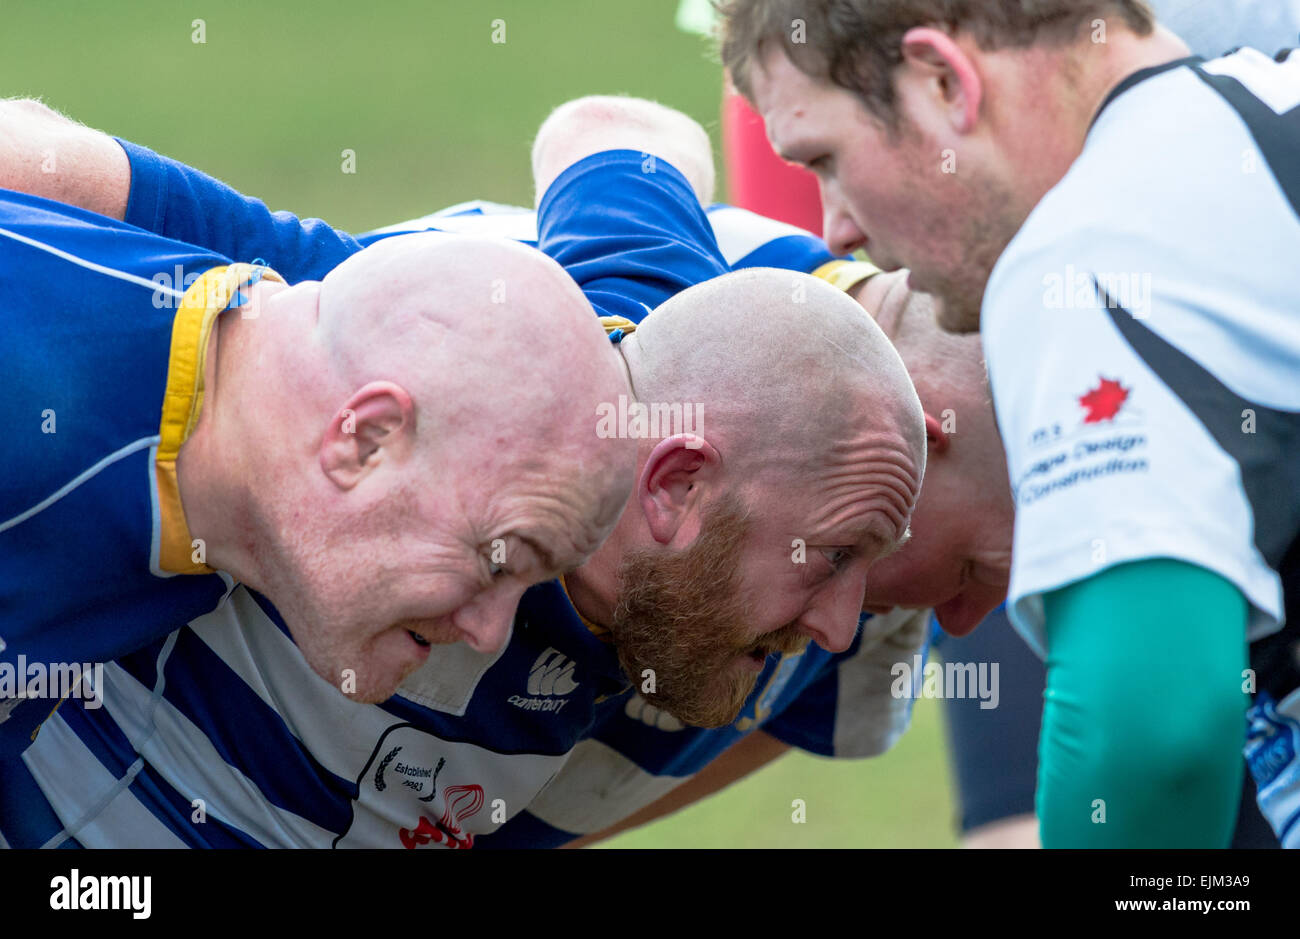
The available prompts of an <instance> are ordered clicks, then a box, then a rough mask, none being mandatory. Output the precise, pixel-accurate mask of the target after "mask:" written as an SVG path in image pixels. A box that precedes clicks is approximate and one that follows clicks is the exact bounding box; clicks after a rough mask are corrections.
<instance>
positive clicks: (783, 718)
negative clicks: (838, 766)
mask: <svg viewBox="0 0 1300 939" xmlns="http://www.w3.org/2000/svg"><path fill="white" fill-rule="evenodd" d="M838 701H839V673H838V672H837V670H836V669H835V668H834V666H833V664H832V665H831V666H830V667H828V668H827V669H826V670H825V672H824V673H823V674H822V675H821V676H820V677H818V679H817V680H816V681H814V682H813V683H812V684H811V685H809V686H808V687H807V688H805V689H804V690H803V692H802V693H801V694H800V695H799V697H798V698H796V699H795V700H794V701H792V702H791V703H790V706H789V707H787V708H786V709H785V710H784V711H782V712H781V713H780V714H776V715H774V716H773V717H771V718H769V719H768V720H767V722H766V723H764V724H763V726H762V728H761V729H762V731H763V732H764V733H767V734H770V735H771V736H773V737H775V738H776V739H777V740H780V741H781V742H782V743H784V744H787V745H788V746H791V747H798V748H799V749H800V750H803V751H805V752H807V753H815V754H817V755H818V756H834V755H835V711H836V705H837V703H838Z"/></svg>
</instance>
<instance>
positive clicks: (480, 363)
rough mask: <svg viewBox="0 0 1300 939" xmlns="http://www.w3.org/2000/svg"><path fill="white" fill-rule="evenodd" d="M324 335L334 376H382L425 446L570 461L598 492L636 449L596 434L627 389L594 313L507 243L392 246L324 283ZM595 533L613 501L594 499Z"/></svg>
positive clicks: (417, 237)
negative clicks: (485, 448)
mask: <svg viewBox="0 0 1300 939" xmlns="http://www.w3.org/2000/svg"><path fill="white" fill-rule="evenodd" d="M319 329H320V333H321V338H322V342H323V345H324V347H325V351H326V352H327V354H328V355H329V357H330V360H331V362H332V364H333V365H334V368H335V371H336V375H337V378H338V380H339V381H340V382H341V383H343V384H344V385H352V386H356V385H358V384H360V383H363V382H367V381H374V380H377V379H385V380H389V381H393V382H396V383H398V384H400V385H402V386H403V387H404V388H406V389H407V390H409V391H410V392H411V393H412V395H413V396H414V398H415V400H416V404H417V413H418V415H419V420H418V421H417V425H416V428H415V430H416V440H417V442H418V445H419V446H421V447H426V446H439V447H441V446H445V445H446V444H447V443H448V441H449V440H450V439H455V438H466V439H469V438H482V437H484V436H487V435H494V439H496V440H497V441H498V444H499V445H498V446H497V447H495V448H494V450H495V452H494V459H495V460H497V461H501V462H508V463H514V464H518V465H521V466H528V467H536V466H538V465H539V464H540V463H541V462H542V461H543V460H544V459H546V458H547V457H548V455H550V454H556V455H558V456H559V457H560V458H563V459H565V460H566V461H570V462H572V463H574V465H575V466H576V467H577V468H578V469H579V472H580V476H579V478H575V479H574V480H573V481H572V482H573V483H574V484H575V485H578V486H581V487H583V488H584V489H587V490H588V491H589V492H591V493H592V494H593V495H598V494H599V492H600V490H601V489H602V488H603V487H607V486H608V485H609V484H610V482H611V481H613V482H616V483H617V482H620V481H625V480H626V477H627V473H628V463H629V458H628V452H627V449H626V448H625V447H609V446H605V445H604V443H605V441H602V440H598V439H597V438H596V437H595V435H594V433H593V431H592V417H591V416H592V415H593V414H594V413H595V410H596V407H597V406H598V405H599V404H600V403H601V402H604V401H610V400H615V399H616V398H617V396H618V395H619V394H626V393H627V380H626V376H625V373H624V371H623V369H622V368H621V367H620V365H619V363H618V359H617V356H616V355H615V354H614V352H613V350H612V349H611V347H610V345H609V342H608V340H607V339H606V338H605V334H604V330H602V329H601V328H600V325H599V322H598V320H597V318H596V315H595V313H594V311H593V310H592V307H591V304H590V303H589V302H588V301H587V299H586V297H585V296H583V294H582V291H581V290H580V289H579V288H578V286H577V284H575V283H574V281H573V280H572V278H570V277H569V276H568V275H567V274H566V273H565V272H564V270H563V268H561V267H560V266H559V265H558V264H556V263H555V262H554V261H552V260H551V259H550V258H548V257H547V256H546V255H544V254H542V253H541V252H540V251H536V250H534V249H532V248H529V247H527V246H525V245H521V244H519V243H517V242H514V241H509V240H506V239H497V238H488V237H478V236H467V235H447V234H442V233H436V232H425V233H419V234H413V235H404V236H398V237H394V238H388V239H385V240H383V241H381V242H378V243H377V244H375V245H373V246H371V247H369V248H367V249H366V250H365V251H362V252H360V253H359V254H357V255H354V256H353V257H352V258H350V259H348V260H347V261H346V262H344V263H343V264H341V265H340V266H339V267H337V268H335V269H334V270H333V271H332V272H331V273H330V274H329V275H328V276H327V277H326V278H325V280H324V281H323V282H322V284H321V294H320V321H319ZM599 501H600V502H601V503H602V505H603V504H604V503H606V502H608V503H610V506H605V507H604V508H603V509H602V518H601V525H602V527H604V526H605V524H607V523H612V521H613V516H614V515H616V514H617V511H616V510H612V509H611V506H612V505H613V503H614V502H617V501H618V500H617V499H604V498H602V499H600V500H599Z"/></svg>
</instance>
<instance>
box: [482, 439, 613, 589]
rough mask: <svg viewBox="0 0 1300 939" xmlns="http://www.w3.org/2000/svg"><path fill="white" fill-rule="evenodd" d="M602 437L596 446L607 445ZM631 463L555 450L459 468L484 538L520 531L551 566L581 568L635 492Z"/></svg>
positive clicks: (601, 447)
mask: <svg viewBox="0 0 1300 939" xmlns="http://www.w3.org/2000/svg"><path fill="white" fill-rule="evenodd" d="M606 443H617V441H608V442H607V441H603V440H598V439H597V440H596V441H595V443H594V444H593V446H595V447H596V448H597V450H598V451H599V450H600V449H607V448H606V447H605V444H606ZM631 470H632V468H631V466H628V467H627V468H626V469H624V467H623V466H622V465H621V461H619V460H615V461H614V462H612V463H605V462H602V461H599V460H596V459H592V458H591V455H590V454H587V455H580V454H574V453H570V452H563V451H555V450H544V449H543V450H535V451H531V452H526V453H521V454H517V455H516V458H514V459H504V458H502V459H499V460H497V461H495V462H493V463H490V464H487V465H485V466H484V465H480V466H479V467H477V468H476V467H475V466H474V465H473V464H470V463H467V464H466V465H465V466H463V467H462V468H461V470H460V473H461V479H460V481H459V482H460V487H459V488H460V491H461V492H462V493H463V499H462V502H463V505H464V508H465V517H466V519H467V520H468V521H469V523H470V524H471V526H472V527H473V528H474V529H475V530H476V531H478V532H480V534H479V538H480V539H488V540H490V539H493V538H496V537H500V536H501V534H502V533H503V532H511V533H514V534H516V535H518V536H520V537H521V538H523V537H525V536H526V538H527V540H530V541H531V542H533V543H534V547H535V550H537V551H538V553H539V555H541V556H543V557H546V558H548V559H549V560H551V561H553V562H554V563H553V565H551V567H550V569H553V570H569V569H571V568H573V567H576V566H578V565H579V564H580V563H581V562H582V561H583V560H585V558H586V557H587V555H589V554H590V553H591V552H592V551H594V550H595V549H596V548H597V547H599V545H600V543H601V542H602V541H603V540H604V539H605V538H606V537H607V536H608V534H609V533H610V531H611V530H612V529H613V527H614V525H615V524H616V523H617V521H618V517H619V515H620V513H621V511H622V509H623V506H624V505H625V504H626V503H627V499H628V497H629V495H630V494H631V489H632V478H633V475H632V471H631Z"/></svg>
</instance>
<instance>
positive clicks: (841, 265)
mask: <svg viewBox="0 0 1300 939" xmlns="http://www.w3.org/2000/svg"><path fill="white" fill-rule="evenodd" d="M880 273H883V272H882V271H881V270H880V268H878V267H876V265H874V264H872V263H871V262H870V261H844V260H835V261H827V262H826V263H825V264H823V265H822V266H821V267H819V268H817V270H815V271H813V272H812V276H813V277H820V278H821V279H822V280H824V281H826V282H827V283H828V284H830V285H831V286H832V287H836V288H838V289H839V290H843V291H844V292H845V293H848V292H849V291H850V290H852V289H853V288H854V287H856V286H857V285H858V284H860V283H862V282H863V281H864V280H870V279H871V278H872V277H875V276H876V275H877V274H880Z"/></svg>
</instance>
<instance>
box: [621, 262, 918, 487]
mask: <svg viewBox="0 0 1300 939" xmlns="http://www.w3.org/2000/svg"><path fill="white" fill-rule="evenodd" d="M623 353H624V357H625V359H626V360H627V363H628V368H629V370H630V372H631V375H632V382H633V386H634V388H635V391H636V394H637V397H638V399H639V400H641V401H665V402H673V401H682V402H701V403H704V404H705V407H706V409H707V410H706V414H707V421H708V423H707V431H706V435H707V436H708V437H709V439H710V440H711V441H712V442H714V444H715V446H719V447H720V448H722V449H723V450H724V455H725V458H726V459H727V460H729V461H732V462H742V463H744V464H747V466H748V468H749V470H750V471H753V470H757V469H758V468H759V467H760V466H761V465H763V464H765V463H768V462H775V463H781V464H785V465H789V464H792V463H793V464H795V465H799V464H807V463H809V462H812V461H816V460H818V459H820V458H821V457H822V456H824V455H825V452H826V450H827V448H829V447H833V446H834V445H835V441H836V440H837V439H838V438H839V437H841V436H842V432H843V431H844V430H845V429H846V427H848V426H849V425H853V426H854V427H856V428H858V429H859V430H868V431H874V432H879V433H883V434H889V435H894V436H896V437H897V438H898V441H899V443H900V445H901V446H902V447H903V448H904V449H905V450H906V451H907V452H909V453H910V454H911V455H912V456H913V458H914V459H915V460H916V468H917V471H918V474H919V473H920V472H921V471H923V469H924V464H925V432H924V425H923V421H922V418H921V410H920V405H919V403H918V402H917V398H916V392H915V391H914V390H913V388H912V385H911V382H910V381H909V380H908V376H907V372H906V370H905V368H904V367H903V363H902V361H901V360H900V359H899V356H898V353H897V352H895V351H894V348H893V346H892V345H891V344H890V342H889V340H888V339H887V338H886V336H885V334H884V333H883V332H882V331H881V329H880V328H879V327H878V326H877V325H876V323H875V322H874V321H873V320H872V318H871V317H870V316H868V315H867V314H866V313H865V312H864V311H863V309H862V307H861V306H860V305H859V304H858V303H856V302H854V301H853V300H852V299H850V298H849V297H847V296H846V295H845V294H844V293H842V292H841V291H839V290H837V289H835V288H834V287H832V286H830V285H829V284H827V283H826V282H825V281H822V280H820V279H818V278H815V277H810V276H808V275H806V274H800V273H796V272H792V271H785V270H775V269H768V268H753V269H749V270H744V271H738V272H735V273H732V274H727V275H724V276H722V277H718V278H715V279H713V280H710V281H707V282H705V283H703V284H699V285H697V286H695V287H692V288H690V289H689V290H686V291H683V292H682V293H680V294H678V295H677V296H675V297H674V298H672V299H671V300H669V301H668V302H666V303H664V304H663V305H662V306H660V307H659V308H658V309H656V310H655V311H654V313H653V314H652V315H651V316H649V317H648V318H647V319H646V320H645V322H643V323H642V324H641V325H640V327H639V328H638V329H637V331H636V332H635V333H634V334H633V335H632V336H631V337H629V339H627V340H624V343H623Z"/></svg>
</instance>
